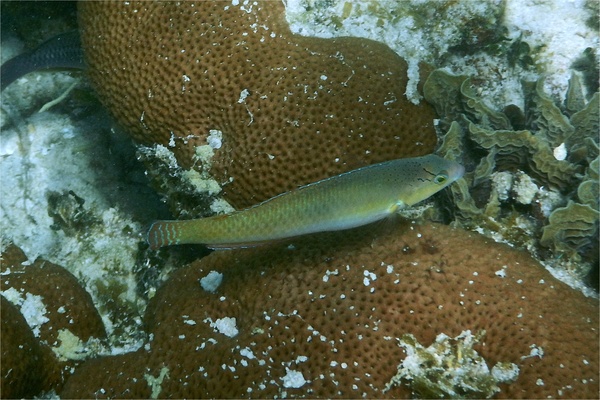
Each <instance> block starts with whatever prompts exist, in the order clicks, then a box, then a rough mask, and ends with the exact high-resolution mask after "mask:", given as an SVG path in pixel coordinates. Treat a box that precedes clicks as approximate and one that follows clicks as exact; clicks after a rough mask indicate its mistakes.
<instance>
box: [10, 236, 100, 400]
mask: <svg viewBox="0 0 600 400" xmlns="http://www.w3.org/2000/svg"><path fill="white" fill-rule="evenodd" d="M0 257H1V258H0V265H1V267H2V268H1V269H2V271H1V273H0V278H1V288H2V291H1V293H2V296H3V297H2V299H3V303H2V376H3V379H2V388H3V393H2V397H3V398H12V397H32V396H34V395H39V394H40V391H45V392H48V391H50V390H60V388H61V387H62V385H63V384H64V381H65V380H66V379H67V377H68V376H70V375H71V374H72V373H73V371H74V367H75V366H77V365H78V364H79V363H80V361H81V360H82V359H84V358H85V357H86V353H87V352H88V349H85V348H84V346H83V342H85V341H87V340H89V339H91V338H96V339H101V338H105V337H106V332H105V329H104V325H103V323H102V319H101V318H100V315H99V314H98V311H97V310H96V309H95V307H94V305H93V303H92V298H91V296H90V295H89V293H87V292H86V291H85V290H84V289H83V287H82V286H81V285H80V284H79V282H78V281H77V279H76V278H75V277H74V276H73V275H71V274H70V273H69V272H68V271H67V270H66V269H64V268H62V267H60V266H58V265H55V264H52V263H49V262H47V261H44V260H37V261H35V262H28V261H27V258H26V257H25V255H24V254H23V252H22V251H21V250H20V249H19V248H17V247H16V246H14V245H11V246H9V247H8V248H7V249H5V250H4V251H3V252H2V254H1V255H0ZM6 299H8V300H9V301H10V302H11V303H12V304H13V305H12V306H7V307H5V303H4V301H6ZM15 313H19V315H16V314H15ZM21 320H23V322H25V324H23V322H21ZM71 338H76V339H79V340H80V341H81V342H80V343H76V341H77V340H75V342H71V341H70V340H69V339H71ZM77 352H79V354H76V353H77ZM5 378H6V379H5ZM5 384H6V385H7V386H5Z"/></svg>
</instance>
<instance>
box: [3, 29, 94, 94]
mask: <svg viewBox="0 0 600 400" xmlns="http://www.w3.org/2000/svg"><path fill="white" fill-rule="evenodd" d="M46 69H80V70H84V69H86V64H85V60H84V55H83V48H82V47H81V39H80V37H79V31H77V30H73V31H69V32H64V33H61V34H60V35H57V36H54V37H52V38H50V39H48V40H47V41H46V42H44V43H42V44H41V45H39V46H38V47H36V48H35V49H33V50H32V51H28V52H25V53H23V54H20V55H18V56H16V57H14V58H11V59H10V60H8V61H7V62H5V63H4V64H2V66H1V67H0V91H2V90H4V89H5V88H6V87H7V86H8V85H10V84H11V83H12V82H14V81H15V80H17V79H19V78H20V77H21V76H23V75H25V74H28V73H30V72H33V71H39V70H46Z"/></svg>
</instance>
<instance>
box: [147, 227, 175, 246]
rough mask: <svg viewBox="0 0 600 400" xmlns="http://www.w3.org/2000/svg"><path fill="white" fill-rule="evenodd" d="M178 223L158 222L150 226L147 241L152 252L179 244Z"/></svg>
mask: <svg viewBox="0 0 600 400" xmlns="http://www.w3.org/2000/svg"><path fill="white" fill-rule="evenodd" d="M177 222H178V221H156V222H154V223H152V225H150V228H149V229H148V234H147V235H146V241H147V242H148V244H149V245H150V249H151V250H157V249H159V248H161V247H163V246H170V245H173V244H179V239H180V229H179V227H178V226H177Z"/></svg>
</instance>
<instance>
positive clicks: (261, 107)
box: [79, 1, 436, 208]
mask: <svg viewBox="0 0 600 400" xmlns="http://www.w3.org/2000/svg"><path fill="white" fill-rule="evenodd" d="M240 3H242V2H240ZM79 11H80V14H79V15H80V26H81V29H82V41H83V45H84V49H85V53H86V58H87V62H88V64H89V73H90V77H91V79H92V81H93V83H94V84H95V87H96V89H97V91H98V93H99V95H100V97H101V98H102V100H103V102H104V103H105V104H106V105H107V106H108V108H109V109H110V110H111V111H112V112H113V114H114V115H115V116H116V117H117V119H118V121H119V122H120V123H121V124H122V125H123V126H124V127H125V128H126V130H127V131H128V132H129V133H130V134H131V135H132V136H133V137H134V138H135V139H136V140H138V141H139V142H142V143H145V144H155V143H157V144H162V145H165V146H167V147H168V148H169V149H171V150H172V151H173V152H174V153H175V154H176V156H177V158H178V160H179V162H180V164H181V165H182V166H184V167H186V168H187V167H190V166H192V165H194V167H195V168H200V167H201V166H200V163H199V162H198V161H197V159H196V158H195V147H196V146H200V145H206V144H207V137H208V135H209V133H210V132H211V131H219V132H221V133H222V140H221V141H222V145H221V147H220V148H218V149H216V153H215V157H214V159H213V165H212V169H211V173H212V174H213V175H214V177H216V179H217V181H218V182H219V183H220V184H225V183H227V184H226V186H225V188H224V190H225V198H226V200H228V201H229V202H230V203H231V204H232V205H234V207H236V208H241V207H246V206H249V205H252V204H256V203H257V202H259V201H261V200H264V199H266V198H269V197H272V196H274V195H277V194H279V193H282V192H284V191H287V190H289V189H292V188H294V187H296V186H298V185H301V184H306V183H309V182H313V181H316V180H319V179H322V178H325V177H327V176H332V175H336V174H338V173H341V172H344V171H347V170H351V169H354V168H357V167H359V166H363V165H367V164H372V163H375V162H379V161H383V160H388V159H393V158H402V157H411V156H417V155H423V154H427V153H430V152H431V151H432V150H433V147H434V145H435V143H436V135H435V133H434V130H433V126H432V124H433V118H434V111H433V109H432V108H431V107H430V106H429V105H427V104H424V103H422V104H421V105H418V106H417V105H414V104H412V103H411V102H410V101H408V100H407V99H406V96H405V94H404V93H405V90H406V81H407V73H406V71H407V66H406V63H405V62H404V60H402V59H401V58H400V57H398V56H397V55H396V54H395V53H394V52H392V51H391V50H390V49H389V48H388V47H387V46H385V45H382V44H379V43H376V42H373V41H370V40H365V39H360V38H338V39H318V38H305V37H300V36H297V35H293V34H292V33H291V32H290V30H289V27H288V26H287V23H286V22H285V19H284V5H283V2H280V1H265V2H248V3H243V4H239V5H233V4H232V3H230V2H221V1H214V2H213V1H204V2H197V3H195V2H189V1H183V2H164V3H158V2H117V3H114V2H109V3H105V2H96V1H93V2H81V3H80V9H79Z"/></svg>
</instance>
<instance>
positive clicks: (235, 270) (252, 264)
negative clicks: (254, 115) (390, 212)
mask: <svg viewBox="0 0 600 400" xmlns="http://www.w3.org/2000/svg"><path fill="white" fill-rule="evenodd" d="M145 323H146V326H147V330H148V333H149V337H150V340H149V341H148V342H147V343H146V345H145V346H143V347H142V348H140V349H139V350H138V351H137V352H134V353H129V354H124V355H117V356H112V357H104V358H101V359H93V360H89V361H87V362H86V363H85V364H84V365H82V366H81V367H80V368H79V369H78V370H77V371H76V373H75V374H74V375H73V376H72V377H71V378H70V379H69V381H68V382H67V384H66V385H65V389H64V391H63V392H62V393H60V395H61V396H62V397H69V398H71V397H145V398H148V397H161V398H169V397H177V398H182V397H219V398H248V397H253V398H260V397H274V396H281V397H288V396H289V397H352V398H357V397H367V398H372V397H405V398H406V397H409V396H411V381H410V380H405V379H403V380H401V383H400V385H398V384H397V383H393V384H388V383H390V382H391V381H392V378H393V377H394V376H395V375H396V370H397V366H398V365H399V364H401V363H402V361H403V359H404V358H405V351H404V350H403V348H402V347H400V346H399V344H400V343H399V341H398V340H399V339H402V338H403V340H405V341H406V340H407V338H406V336H404V335H406V334H412V335H414V338H415V340H417V341H418V342H419V343H421V344H422V345H423V346H428V345H429V344H431V343H433V342H434V340H435V339H436V337H438V335H440V334H445V335H446V336H448V337H456V336H458V335H461V334H462V335H464V334H465V333H463V332H465V331H466V330H470V331H471V332H474V333H480V332H482V331H485V334H483V335H480V336H478V338H479V343H478V344H473V348H474V349H475V350H476V351H477V353H478V354H479V355H480V357H482V359H483V360H484V361H485V363H486V364H487V367H489V368H490V369H492V367H494V366H496V365H498V364H499V363H502V364H500V365H504V366H510V365H511V364H514V366H511V367H510V368H508V367H506V368H504V369H503V370H500V371H498V370H497V369H496V373H495V375H494V374H492V375H493V376H495V377H496V378H495V379H494V380H490V381H486V382H488V383H487V385H488V387H487V389H490V387H491V389H492V390H491V391H481V392H476V393H487V394H488V395H489V394H493V393H494V390H493V387H494V385H497V386H498V388H499V389H500V392H498V393H496V396H497V397H507V398H534V397H535V398H542V397H547V396H551V397H569V398H574V397H578V398H584V397H589V398H595V397H597V394H598V389H599V387H598V304H597V301H596V300H594V299H591V298H586V297H584V296H583V295H582V294H581V293H579V292H577V291H574V290H572V289H571V288H569V287H568V286H566V285H565V284H563V283H561V282H559V281H557V280H556V279H554V278H553V277H552V276H551V275H550V274H549V273H548V272H547V271H546V270H544V269H543V268H542V267H541V266H540V265H539V264H538V263H537V262H536V261H534V260H533V259H532V258H531V257H530V256H529V255H528V254H526V253H525V252H522V251H518V250H515V249H513V248H510V247H509V246H507V245H503V244H497V243H494V242H493V241H491V240H490V239H486V238H484V237H482V236H480V235H477V234H473V233H467V232H465V231H462V230H460V229H453V228H449V227H447V226H442V225H423V226H420V225H415V224H407V223H403V224H402V225H394V224H391V225H389V224H387V225H386V224H382V225H378V226H371V227H367V228H359V229H355V230H353V231H350V232H344V233H327V234H317V235H313V236H309V237H305V238H301V239H297V240H294V241H292V245H290V244H289V243H281V244H274V245H270V246H263V247H258V248H254V249H242V250H232V251H221V252H213V253H212V254H210V255H209V256H208V257H206V258H204V259H202V260H200V261H196V262H194V263H192V264H191V265H189V266H187V267H185V268H183V269H180V270H178V271H177V272H175V273H174V274H173V275H172V277H171V278H170V280H169V281H167V282H166V284H165V285H164V286H163V287H162V288H161V289H159V291H158V292H157V293H156V296H155V297H154V298H153V299H152V301H151V303H150V304H149V307H148V309H147V314H146V317H145ZM460 354H461V352H460V351H459V352H458V356H457V358H455V359H454V361H452V360H448V361H445V362H444V364H448V365H456V364H460V363H461V356H460ZM464 357H467V355H466V353H465V355H464ZM517 368H518V375H516V371H517ZM507 370H510V371H511V372H512V373H511V376H512V378H513V379H514V383H500V382H502V381H503V380H506V379H504V378H505V377H502V374H506V373H507ZM426 371H427V370H426V369H424V370H423V373H427V372H426ZM465 379H469V377H468V376H467V377H465ZM508 380H509V381H510V379H508ZM394 382H395V381H394ZM462 387H465V386H462ZM386 388H387V389H388V390H387V391H386ZM479 389H481V388H479ZM459 393H461V395H460V396H459V397H467V396H468V395H469V393H468V392H467V391H463V392H459ZM470 394H471V395H472V393H470Z"/></svg>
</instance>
